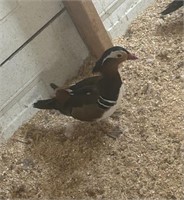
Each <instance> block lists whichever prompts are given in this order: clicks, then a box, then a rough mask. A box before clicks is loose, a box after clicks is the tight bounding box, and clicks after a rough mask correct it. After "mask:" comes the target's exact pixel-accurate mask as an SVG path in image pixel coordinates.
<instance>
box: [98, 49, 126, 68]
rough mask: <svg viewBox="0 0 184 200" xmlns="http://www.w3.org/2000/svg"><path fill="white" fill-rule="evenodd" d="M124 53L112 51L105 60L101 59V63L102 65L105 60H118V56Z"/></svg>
mask: <svg viewBox="0 0 184 200" xmlns="http://www.w3.org/2000/svg"><path fill="white" fill-rule="evenodd" d="M123 52H124V51H122V50H119V51H112V52H111V53H110V54H109V55H108V56H107V57H106V58H104V59H103V61H102V65H103V63H104V62H105V61H106V60H107V58H118V55H119V54H120V55H122V53H123Z"/></svg>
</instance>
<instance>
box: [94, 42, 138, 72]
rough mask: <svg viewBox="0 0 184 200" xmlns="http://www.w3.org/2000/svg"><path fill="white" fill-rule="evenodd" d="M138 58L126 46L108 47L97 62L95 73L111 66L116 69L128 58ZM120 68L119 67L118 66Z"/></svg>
mask: <svg viewBox="0 0 184 200" xmlns="http://www.w3.org/2000/svg"><path fill="white" fill-rule="evenodd" d="M135 59H138V58H137V57H136V56H135V55H133V54H131V53H130V52H129V51H127V50H126V49H125V48H123V47H120V46H114V47H111V48H109V49H107V50H106V51H105V52H104V53H103V55H102V56H101V58H100V59H99V60H98V61H97V62H96V64H95V66H94V68H93V73H96V72H101V73H103V71H105V70H107V69H108V68H109V67H108V66H111V68H113V67H114V69H116V68H117V67H118V65H119V64H120V63H122V62H123V61H126V60H135ZM117 69H118V68H117Z"/></svg>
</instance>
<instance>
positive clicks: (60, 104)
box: [33, 46, 137, 121]
mask: <svg viewBox="0 0 184 200" xmlns="http://www.w3.org/2000/svg"><path fill="white" fill-rule="evenodd" d="M135 59H137V57H136V56H134V55H133V54H131V53H129V52H128V51H127V50H126V49H124V48H123V47H120V46H114V47H111V48H110V49H107V50H106V51H105V52H104V53H103V55H102V56H101V58H100V59H99V60H98V61H97V62H96V65H95V66H94V68H93V73H96V72H99V73H100V75H99V76H93V77H90V78H86V79H84V80H82V81H80V82H78V83H76V84H75V85H72V86H70V87H68V88H61V87H58V86H57V85H55V84H53V83H51V84H50V86H51V87H52V88H53V89H54V90H55V97H54V98H51V99H47V100H39V101H37V102H36V103H34V105H33V106H34V107H35V108H38V109H55V110H58V111H60V112H61V113H62V114H64V115H67V116H72V117H73V118H75V119H78V120H81V121H99V120H102V119H105V118H107V117H109V116H111V115H112V114H113V113H114V111H115V110H116V109H117V108H118V106H119V104H120V100H121V97H122V87H123V84H122V81H121V77H120V74H119V72H118V66H119V64H120V63H122V62H123V61H126V60H135Z"/></svg>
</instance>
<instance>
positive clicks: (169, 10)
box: [161, 0, 184, 15]
mask: <svg viewBox="0 0 184 200" xmlns="http://www.w3.org/2000/svg"><path fill="white" fill-rule="evenodd" d="M183 3H184V0H174V1H173V2H171V3H170V4H169V5H168V6H167V7H166V9H165V10H164V11H162V12H161V15H167V14H170V13H172V12H174V11H175V10H177V9H179V8H180V7H182V6H183Z"/></svg>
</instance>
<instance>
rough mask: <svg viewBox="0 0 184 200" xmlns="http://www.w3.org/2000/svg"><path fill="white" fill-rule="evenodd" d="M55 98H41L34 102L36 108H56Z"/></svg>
mask: <svg viewBox="0 0 184 200" xmlns="http://www.w3.org/2000/svg"><path fill="white" fill-rule="evenodd" d="M55 104H56V102H55V99H54V98H53V99H46V100H39V101H37V102H35V103H34V104H33V107H34V108H38V109H49V110H50V109H55Z"/></svg>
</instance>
